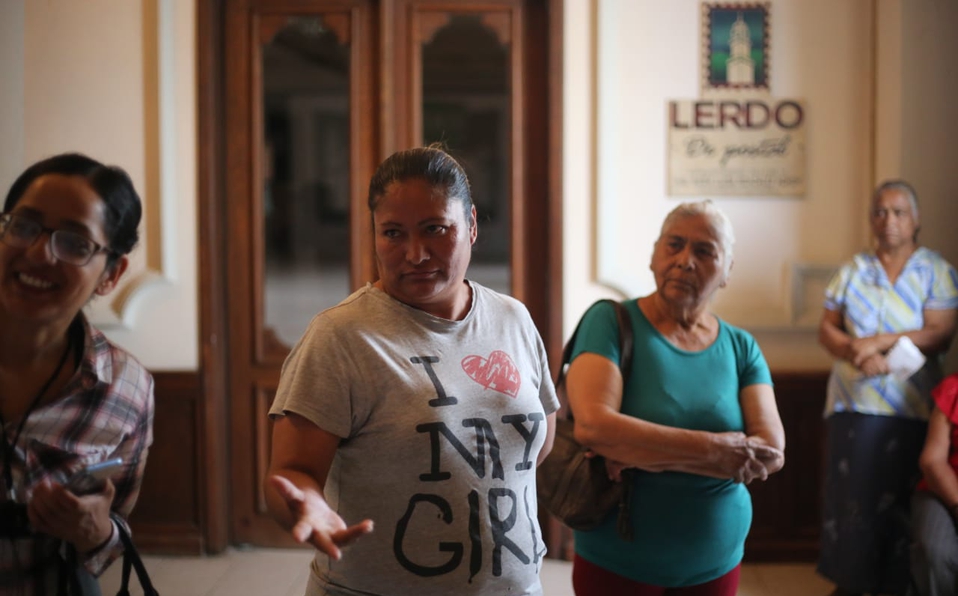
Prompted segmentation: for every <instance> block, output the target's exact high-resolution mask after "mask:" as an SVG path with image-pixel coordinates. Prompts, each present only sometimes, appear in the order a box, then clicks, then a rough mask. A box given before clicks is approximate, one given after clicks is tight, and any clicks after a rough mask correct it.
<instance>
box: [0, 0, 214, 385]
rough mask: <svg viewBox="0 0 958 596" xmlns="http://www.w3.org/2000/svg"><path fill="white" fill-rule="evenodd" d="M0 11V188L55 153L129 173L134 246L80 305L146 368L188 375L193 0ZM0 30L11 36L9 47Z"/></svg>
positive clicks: (120, 0) (29, 5) (59, 2)
mask: <svg viewBox="0 0 958 596" xmlns="http://www.w3.org/2000/svg"><path fill="white" fill-rule="evenodd" d="M18 5H19V7H20V10H19V11H18V10H17V6H18ZM0 7H2V8H0V40H2V41H0V44H2V47H3V49H4V51H3V52H2V54H0V55H2V59H0V60H2V61H0V74H2V75H3V81H4V89H3V95H0V111H2V114H3V116H2V119H0V131H4V130H10V129H13V134H11V136H10V137H9V138H8V137H6V135H0V139H2V140H0V156H2V157H3V158H4V160H3V161H4V163H3V168H2V169H0V187H2V188H4V189H6V188H8V187H9V185H10V183H11V182H12V179H13V177H15V176H16V174H18V173H19V172H20V171H22V170H23V169H24V168H25V167H26V166H27V165H29V164H31V163H33V162H35V161H36V160H38V159H41V158H43V157H47V156H49V155H52V154H55V153H60V152H63V151H80V152H83V153H86V154H88V155H90V156H92V157H94V158H96V159H98V160H100V161H103V162H105V163H109V164H116V165H119V166H121V167H122V168H124V169H125V170H126V171H127V172H129V174H130V176H131V177H132V178H133V182H134V184H135V186H136V188H137V190H138V191H139V192H140V196H141V198H142V199H143V206H144V221H143V224H142V226H141V229H140V233H141V241H140V245H139V246H138V247H137V248H136V249H135V250H134V252H133V254H132V256H131V261H132V262H131V267H130V269H129V270H128V272H127V274H126V275H125V277H124V280H123V285H122V286H121V287H120V288H119V289H118V290H117V291H115V292H114V293H113V294H112V295H111V296H109V297H108V298H106V299H98V300H95V301H94V302H93V303H91V304H90V305H89V306H88V307H87V308H88V311H89V315H90V317H91V320H93V321H94V323H95V324H97V325H98V326H99V327H101V328H102V329H103V330H104V331H105V332H106V334H107V335H108V336H109V337H110V338H111V339H112V340H114V341H116V342H117V343H119V344H120V345H122V346H124V347H126V348H128V349H129V350H130V351H132V352H133V353H134V354H136V355H137V356H138V357H139V358H140V360H142V361H143V362H144V363H145V364H146V365H147V366H148V367H149V368H151V369H153V370H195V369H196V368H197V367H198V327H197V296H196V292H197V284H196V270H197V266H196V260H197V258H196V175H195V163H196V154H195V145H196V140H195V139H196V132H195V130H196V125H195V103H196V102H195V95H196V89H195V80H194V72H195V66H194V65H195V51H194V47H195V30H194V29H195V25H194V12H195V7H194V4H193V0H142V1H134V0H84V1H83V2H76V1H74V0H42V1H41V0H27V1H26V2H25V3H23V2H16V1H14V2H10V1H9V0H3V2H0ZM8 19H9V20H8ZM18 25H19V26H18ZM7 28H10V29H17V30H19V32H20V33H21V35H20V37H19V39H20V41H19V42H18V41H17V39H18V38H17V35H15V34H13V35H10V36H8V35H6V34H5V33H4V31H5V30H6V29H7ZM17 45H21V46H22V50H20V51H19V53H18V52H17V48H16V46H17ZM8 46H9V47H10V53H9V54H8V53H7V51H6V49H7V47H8ZM18 55H19V56H20V59H19V68H18V65H17V64H16V62H17V56H18ZM8 82H9V86H8ZM8 96H11V97H8ZM18 107H19V112H18ZM17 123H22V124H21V128H22V131H18V130H16V126H17ZM18 134H19V136H18Z"/></svg>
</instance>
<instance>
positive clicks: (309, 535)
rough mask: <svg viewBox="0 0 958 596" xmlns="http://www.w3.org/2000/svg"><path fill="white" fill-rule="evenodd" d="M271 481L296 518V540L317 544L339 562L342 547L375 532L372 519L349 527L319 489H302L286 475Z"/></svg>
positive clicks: (294, 532)
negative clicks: (318, 491)
mask: <svg viewBox="0 0 958 596" xmlns="http://www.w3.org/2000/svg"><path fill="white" fill-rule="evenodd" d="M269 482H270V484H271V485H272V486H273V488H274V489H276V492H277V493H278V494H279V496H280V497H282V498H283V500H284V501H285V502H286V506H287V507H288V508H289V511H290V513H291V514H292V516H293V527H292V529H291V530H290V533H291V534H292V535H293V538H294V539H295V540H296V541H297V542H299V543H302V544H306V543H309V544H311V545H313V546H314V547H315V548H316V549H318V550H320V551H321V552H324V553H326V554H327V555H329V556H330V557H331V558H332V559H334V560H336V561H338V560H339V559H340V558H342V556H343V553H342V550H341V549H342V547H344V546H347V545H349V544H351V543H352V542H354V541H355V540H356V539H358V538H359V537H361V536H363V535H365V534H369V533H370V532H372V531H373V521H372V520H371V519H366V520H363V521H361V522H359V523H358V524H354V525H352V526H347V525H346V522H345V521H343V518H341V517H340V516H339V514H338V513H336V512H335V511H333V510H332V509H331V508H330V507H329V505H328V504H327V503H326V499H324V498H323V497H322V495H320V494H319V493H317V492H316V491H315V490H310V489H307V490H302V489H300V488H298V487H297V486H296V485H295V484H293V483H292V482H290V481H289V480H287V479H286V478H284V477H282V476H270V478H269Z"/></svg>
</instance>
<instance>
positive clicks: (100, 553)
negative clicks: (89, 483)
mask: <svg viewBox="0 0 958 596" xmlns="http://www.w3.org/2000/svg"><path fill="white" fill-rule="evenodd" d="M78 318H79V321H80V324H81V325H82V328H83V356H82V358H81V362H80V366H79V367H78V368H77V371H76V373H75V374H74V375H73V377H72V378H71V379H70V381H69V382H68V383H67V385H66V386H65V387H64V389H63V390H62V391H61V395H60V396H59V397H58V398H57V399H55V400H53V401H51V402H49V403H47V404H46V405H43V406H41V407H38V408H37V409H35V410H34V411H33V412H31V413H30V415H29V417H28V418H27V421H26V424H25V425H24V427H23V432H22V435H21V436H20V440H19V441H18V443H17V445H16V461H14V462H13V465H12V466H11V468H12V472H13V485H14V492H15V493H16V500H17V501H18V502H20V503H26V502H28V501H29V499H30V495H31V494H32V491H33V488H34V487H35V486H37V484H39V483H40V482H41V481H42V480H44V479H50V480H52V481H54V482H57V483H63V482H65V481H66V480H67V478H69V477H70V475H72V474H73V473H75V472H77V471H79V470H80V469H81V468H83V467H85V466H88V465H90V464H94V463H98V462H101V461H104V460H106V459H110V458H114V457H122V458H123V461H124V462H125V463H126V464H127V465H126V466H125V467H124V469H123V470H122V471H121V472H119V473H117V474H116V475H114V476H113V478H112V480H113V484H114V485H115V486H116V496H115V498H114V500H113V507H112V508H113V511H114V512H116V513H118V514H119V516H120V517H121V518H123V519H124V520H125V519H126V517H127V516H128V515H129V513H130V511H132V509H133V505H134V503H136V498H137V495H138V494H139V491H140V484H141V482H142V479H143V467H144V464H145V463H146V454H147V450H148V448H149V446H150V444H151V443H152V442H153V377H152V376H151V375H150V373H149V372H147V370H146V368H144V367H143V365H142V364H140V363H139V362H138V361H137V360H136V359H135V358H133V357H132V356H131V355H130V354H128V353H127V352H126V351H124V350H123V349H121V348H118V347H117V346H115V345H113V344H111V343H110V342H109V341H108V340H107V339H106V337H105V336H104V335H103V334H102V333H101V332H100V331H99V330H97V329H96V328H94V327H92V326H91V325H90V324H89V322H87V320H86V317H85V316H84V315H83V313H82V312H81V313H80V315H79V317H78ZM71 330H72V328H71ZM18 424H19V420H12V421H8V423H7V429H6V430H7V437H9V438H11V439H12V436H13V435H14V434H15V433H16V427H17V425H18ZM0 465H2V462H0ZM0 484H3V482H2V481H0ZM7 492H8V491H7V487H3V493H2V494H0V499H3V500H6V499H7ZM124 524H125V521H124ZM58 546H59V541H58V540H55V539H53V538H51V537H49V536H44V535H37V536H33V537H29V538H24V539H17V540H13V539H10V538H0V595H2V596H7V595H10V596H12V595H14V594H16V595H30V596H40V595H41V594H42V595H47V594H55V593H56V581H55V580H56V566H55V565H47V567H48V569H46V572H45V573H44V574H43V577H38V576H35V574H31V573H27V572H25V571H24V570H28V569H31V568H33V567H35V565H34V562H35V561H45V560H47V559H48V557H50V556H55V554H56V553H55V551H56V549H57V548H58ZM122 550H123V547H122V545H121V543H120V539H119V534H118V532H117V531H116V528H114V530H113V537H112V538H111V539H110V541H109V542H108V543H106V544H105V545H104V546H103V547H101V548H100V549H98V550H97V551H95V552H94V553H91V554H90V555H89V556H88V557H87V558H86V559H85V560H84V561H83V563H84V565H85V566H86V568H87V570H89V571H90V572H91V573H92V574H93V575H99V574H100V573H101V572H102V571H103V570H104V569H105V568H106V567H107V566H108V565H109V564H110V563H111V562H112V561H113V560H114V559H116V558H117V557H118V556H119V555H120V553H122Z"/></svg>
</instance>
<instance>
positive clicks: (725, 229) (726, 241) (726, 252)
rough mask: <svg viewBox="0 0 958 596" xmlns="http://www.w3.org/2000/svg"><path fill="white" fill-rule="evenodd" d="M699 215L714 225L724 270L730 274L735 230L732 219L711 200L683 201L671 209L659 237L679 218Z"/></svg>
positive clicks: (713, 229) (726, 273)
mask: <svg viewBox="0 0 958 596" xmlns="http://www.w3.org/2000/svg"><path fill="white" fill-rule="evenodd" d="M699 216H701V217H705V218H706V219H707V220H708V222H709V224H710V225H711V226H712V231H713V232H715V235H716V236H717V237H718V241H719V245H720V246H721V248H722V271H723V273H724V274H725V275H728V272H729V270H730V269H731V268H732V247H733V246H734V245H735V231H734V230H733V229H732V221H731V220H730V219H729V218H728V216H727V215H725V213H724V212H723V211H722V210H721V209H719V208H718V207H716V206H715V203H713V202H712V201H711V200H708V199H706V200H704V201H694V202H687V203H681V204H680V205H679V206H677V207H676V208H675V209H673V210H671V211H669V214H668V215H666V216H665V221H663V222H662V229H661V230H660V231H659V239H660V240H661V239H662V236H663V235H664V234H665V232H666V229H667V228H668V227H669V226H671V225H672V224H673V223H675V222H676V221H677V220H680V219H685V218H687V217H699Z"/></svg>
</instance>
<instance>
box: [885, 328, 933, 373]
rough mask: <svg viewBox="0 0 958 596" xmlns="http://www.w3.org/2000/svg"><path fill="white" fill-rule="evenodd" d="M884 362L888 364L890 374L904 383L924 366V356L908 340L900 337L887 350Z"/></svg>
mask: <svg viewBox="0 0 958 596" xmlns="http://www.w3.org/2000/svg"><path fill="white" fill-rule="evenodd" d="M885 361H886V362H888V368H889V369H890V370H891V374H893V375H895V376H896V377H898V378H899V379H901V380H903V381H904V380H905V379H907V378H908V377H910V376H912V375H913V374H915V373H916V372H918V371H919V369H921V367H922V366H924V365H925V355H924V354H922V353H921V350H919V349H918V346H916V345H915V344H914V343H913V342H912V341H911V340H910V339H908V338H907V337H904V336H902V337H899V338H898V341H896V342H895V345H893V346H892V347H891V349H890V350H888V354H886V355H885Z"/></svg>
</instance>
